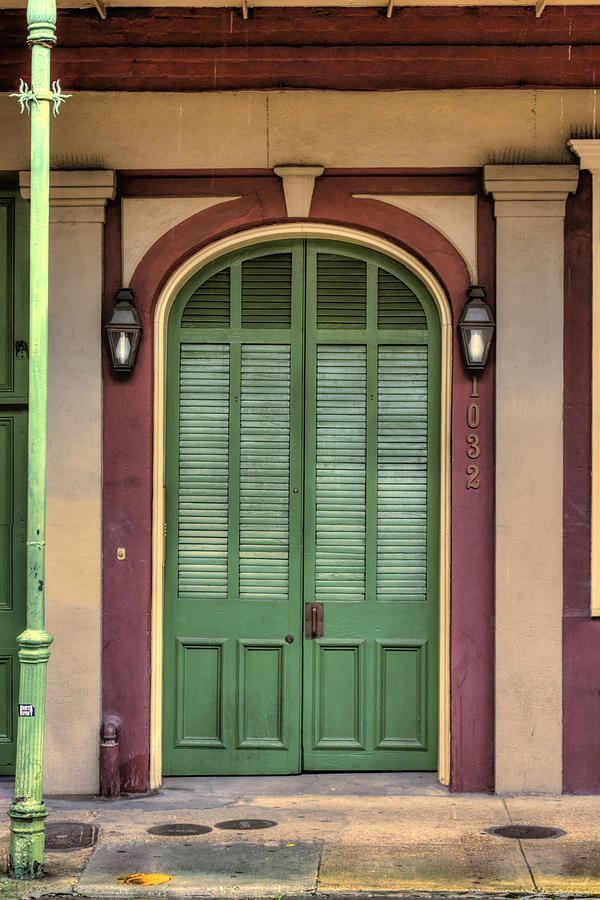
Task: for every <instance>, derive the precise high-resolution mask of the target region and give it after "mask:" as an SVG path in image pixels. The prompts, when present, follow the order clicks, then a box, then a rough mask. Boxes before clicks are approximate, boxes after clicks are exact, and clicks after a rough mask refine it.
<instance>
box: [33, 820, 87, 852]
mask: <svg viewBox="0 0 600 900" xmlns="http://www.w3.org/2000/svg"><path fill="white" fill-rule="evenodd" d="M97 837H98V826H97V825H89V824H88V823H87V822H49V823H48V824H47V825H46V850H84V849H85V848H86V847H93V845H94V844H95V843H96V839H97Z"/></svg>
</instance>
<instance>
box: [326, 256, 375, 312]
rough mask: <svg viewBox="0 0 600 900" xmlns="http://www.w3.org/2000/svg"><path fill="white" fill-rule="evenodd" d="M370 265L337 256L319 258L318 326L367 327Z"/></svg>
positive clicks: (358, 260)
mask: <svg viewBox="0 0 600 900" xmlns="http://www.w3.org/2000/svg"><path fill="white" fill-rule="evenodd" d="M366 324H367V266H366V263H364V262H363V261H362V260H360V259H350V258H348V257H345V256H339V255H337V254H333V253H319V254H318V256H317V327H318V328H365V326H366Z"/></svg>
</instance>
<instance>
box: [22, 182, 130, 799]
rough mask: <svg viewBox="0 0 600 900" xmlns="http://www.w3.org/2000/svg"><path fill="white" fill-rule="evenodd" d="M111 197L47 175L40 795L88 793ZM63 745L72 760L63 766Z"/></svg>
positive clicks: (94, 750)
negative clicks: (45, 641) (46, 638)
mask: <svg viewBox="0 0 600 900" xmlns="http://www.w3.org/2000/svg"><path fill="white" fill-rule="evenodd" d="M19 182H20V187H21V193H22V196H23V197H24V198H25V199H29V172H21V173H20V179H19ZM114 195H115V173H114V172H112V171H104V170H100V171H69V172H51V175H50V273H49V282H50V298H49V323H48V339H49V355H48V432H47V433H48V455H47V507H46V510H47V511H46V521H47V550H46V620H47V628H48V631H49V632H50V633H51V634H52V635H53V637H54V645H53V653H52V658H51V662H50V665H49V667H48V691H47V707H46V711H47V712H46V750H45V776H44V778H45V789H46V791H48V792H49V793H93V792H95V791H96V790H97V789H98V732H99V724H100V686H101V680H100V675H101V644H100V637H101V593H100V587H101V499H102V495H101V458H102V457H101V449H102V430H101V422H102V371H101V340H102V322H101V300H102V278H103V238H104V220H105V208H106V203H107V201H108V200H109V199H111V198H112V197H114ZM74 710H76V711H77V712H76V714H75V715H74V712H73V711H74ZM65 722H69V735H68V742H67V745H65V733H64V724H65ZM65 746H67V753H68V756H69V758H70V760H71V762H72V765H68V764H67V765H65Z"/></svg>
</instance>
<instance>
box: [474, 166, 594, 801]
mask: <svg viewBox="0 0 600 900" xmlns="http://www.w3.org/2000/svg"><path fill="white" fill-rule="evenodd" d="M577 179H578V169H577V167H576V166H563V165H556V166H554V165H539V166H538V165H532V166H486V167H485V170H484V185H485V189H486V191H487V193H490V194H492V196H493V198H494V211H495V215H496V220H497V222H496V224H497V240H496V264H497V292H496V298H497V299H496V308H497V332H496V334H497V339H496V391H497V399H496V790H497V792H499V793H504V792H513V791H539V792H560V791H561V790H562V521H563V519H562V517H563V511H562V485H563V435H562V410H563V315H564V314H563V300H564V298H563V277H564V274H563V273H564V215H565V203H566V199H567V196H568V194H569V193H570V192H571V191H574V190H575V189H576V187H577Z"/></svg>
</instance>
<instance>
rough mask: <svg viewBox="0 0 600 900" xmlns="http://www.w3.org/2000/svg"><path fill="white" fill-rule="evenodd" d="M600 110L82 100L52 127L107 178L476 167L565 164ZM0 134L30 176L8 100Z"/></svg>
mask: <svg viewBox="0 0 600 900" xmlns="http://www.w3.org/2000/svg"><path fill="white" fill-rule="evenodd" d="M597 100H598V98H597V96H596V93H595V92H594V91H588V90H580V91H578V90H572V91H559V90H553V91H543V90H541V91H531V90H522V91H502V92H500V95H499V93H498V92H494V91H490V90H481V91H469V90H465V91H402V92H382V91H380V92H367V91H365V92H354V91H348V92H339V91H323V92H317V91H288V92H286V91H264V92H260V91H255V92H252V91H250V92H229V93H228V92H223V93H209V92H206V93H198V94H195V93H187V94H176V93H160V94H152V93H143V94H140V93H122V94H117V93H111V92H107V93H96V92H83V93H75V94H74V96H73V98H72V99H71V100H69V102H68V103H66V104H65V105H64V106H63V107H62V109H61V112H60V116H58V117H57V118H56V120H54V121H53V123H52V156H53V158H54V159H56V160H57V161H58V162H59V163H61V164H62V166H64V165H65V163H66V164H67V165H69V166H70V167H72V168H77V167H84V168H89V167H90V165H92V166H97V167H99V168H107V169H136V168H141V169H169V168H188V169H189V168H198V169H207V168H212V167H215V168H230V167H231V168H236V167H239V168H253V167H258V168H264V167H267V168H271V167H273V166H277V165H285V164H286V163H287V164H289V163H293V164H302V165H311V164H315V165H323V166H330V167H333V166H335V167H338V166H358V167H361V168H364V167H369V166H417V167H428V166H480V165H483V164H486V163H490V162H491V163H493V162H502V161H508V160H507V159H505V158H504V156H505V155H506V154H514V153H515V152H516V153H518V152H521V151H525V152H527V153H528V154H529V155H531V154H536V153H538V154H544V158H545V157H546V155H547V154H551V155H552V156H553V159H552V161H554V162H561V161H569V157H568V153H567V150H566V146H565V144H566V141H567V140H568V138H570V137H571V136H572V132H573V129H574V128H575V127H584V126H591V125H592V123H593V122H595V121H596V120H597V117H596V104H597ZM0 124H1V125H2V126H3V127H2V142H1V146H0V169H5V170H17V169H25V168H27V165H28V121H27V117H26V116H19V114H18V106H17V104H16V103H15V101H14V100H13V99H10V98H9V97H8V96H6V95H4V96H1V97H0ZM511 159H512V157H511ZM517 161H518V160H517ZM529 161H535V160H529ZM542 161H543V160H542Z"/></svg>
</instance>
